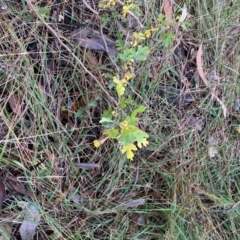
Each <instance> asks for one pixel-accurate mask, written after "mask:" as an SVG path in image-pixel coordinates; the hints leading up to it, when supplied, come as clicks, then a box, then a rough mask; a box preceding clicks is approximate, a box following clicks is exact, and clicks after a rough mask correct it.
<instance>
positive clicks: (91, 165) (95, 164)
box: [76, 163, 101, 168]
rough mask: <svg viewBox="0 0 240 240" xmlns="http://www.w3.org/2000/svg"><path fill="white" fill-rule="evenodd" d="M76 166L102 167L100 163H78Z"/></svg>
mask: <svg viewBox="0 0 240 240" xmlns="http://www.w3.org/2000/svg"><path fill="white" fill-rule="evenodd" d="M76 167H80V168H100V167H101V166H100V164H99V163H77V164H76Z"/></svg>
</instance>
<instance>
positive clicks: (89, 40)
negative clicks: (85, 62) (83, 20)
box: [71, 28, 118, 56]
mask: <svg viewBox="0 0 240 240" xmlns="http://www.w3.org/2000/svg"><path fill="white" fill-rule="evenodd" d="M71 36H72V40H73V41H74V42H75V43H76V44H77V45H79V46H81V47H83V48H88V49H91V50H97V51H104V52H107V51H108V53H109V54H110V55H113V56H116V55H117V54H118V51H117V49H116V46H115V42H114V41H112V40H111V39H109V38H108V37H106V36H105V35H101V33H100V32H98V31H96V30H93V29H89V28H78V29H76V30H74V31H73V32H72V34H71ZM103 37H104V38H103ZM105 44H106V46H105Z"/></svg>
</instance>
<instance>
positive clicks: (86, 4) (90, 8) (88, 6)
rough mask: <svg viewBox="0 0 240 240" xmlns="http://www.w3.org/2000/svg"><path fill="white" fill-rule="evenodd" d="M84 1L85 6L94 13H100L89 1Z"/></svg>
mask: <svg viewBox="0 0 240 240" xmlns="http://www.w3.org/2000/svg"><path fill="white" fill-rule="evenodd" d="M83 3H84V4H85V6H86V7H87V8H88V9H89V10H90V11H92V12H93V13H94V14H96V15H97V16H98V15H99V14H98V12H97V11H95V10H94V9H93V8H92V7H91V6H90V5H89V4H88V3H87V2H86V0H83Z"/></svg>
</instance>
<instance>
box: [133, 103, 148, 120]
mask: <svg viewBox="0 0 240 240" xmlns="http://www.w3.org/2000/svg"><path fill="white" fill-rule="evenodd" d="M145 110H146V107H145V106H143V105H140V106H139V107H138V108H136V109H135V110H134V111H133V112H132V114H131V118H135V117H136V115H137V114H138V113H142V112H144V111H145Z"/></svg>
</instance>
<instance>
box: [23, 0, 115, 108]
mask: <svg viewBox="0 0 240 240" xmlns="http://www.w3.org/2000/svg"><path fill="white" fill-rule="evenodd" d="M26 2H27V4H28V6H29V8H30V9H31V10H32V12H33V13H34V14H35V15H36V17H37V18H39V19H40V20H41V21H42V23H43V24H44V25H45V26H46V28H47V29H48V30H49V31H50V32H51V33H52V34H53V35H54V36H55V37H56V39H57V40H58V42H59V44H60V45H61V46H62V47H64V48H65V49H66V50H67V51H68V52H69V53H70V55H71V56H72V57H73V58H74V59H75V60H76V61H77V63H78V64H79V65H80V66H81V67H82V68H83V70H84V71H85V72H86V73H87V74H89V75H90V76H91V77H92V78H93V79H94V80H95V81H96V82H97V84H98V85H99V87H100V88H101V89H102V90H103V92H104V93H105V94H106V95H107V96H108V98H109V99H111V100H112V102H113V103H114V104H115V105H116V106H117V102H116V100H115V99H114V98H113V97H112V96H110V94H109V93H108V92H107V91H106V89H105V88H104V86H103V85H102V84H101V83H100V81H99V80H98V79H97V77H96V76H95V75H94V74H92V73H91V72H90V71H89V70H88V69H87V68H86V67H85V66H84V64H83V62H82V61H81V60H80V59H79V58H78V57H77V56H76V55H75V54H74V53H73V52H72V50H71V49H70V48H69V47H68V46H67V45H66V44H65V43H64V42H63V41H62V40H61V39H60V37H59V36H58V34H57V33H56V31H54V29H53V28H52V27H51V26H50V25H49V24H48V23H47V22H46V21H45V20H44V19H43V18H42V17H41V15H40V14H39V13H38V12H36V11H35V10H34V6H33V5H32V3H31V1H30V0H26Z"/></svg>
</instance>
